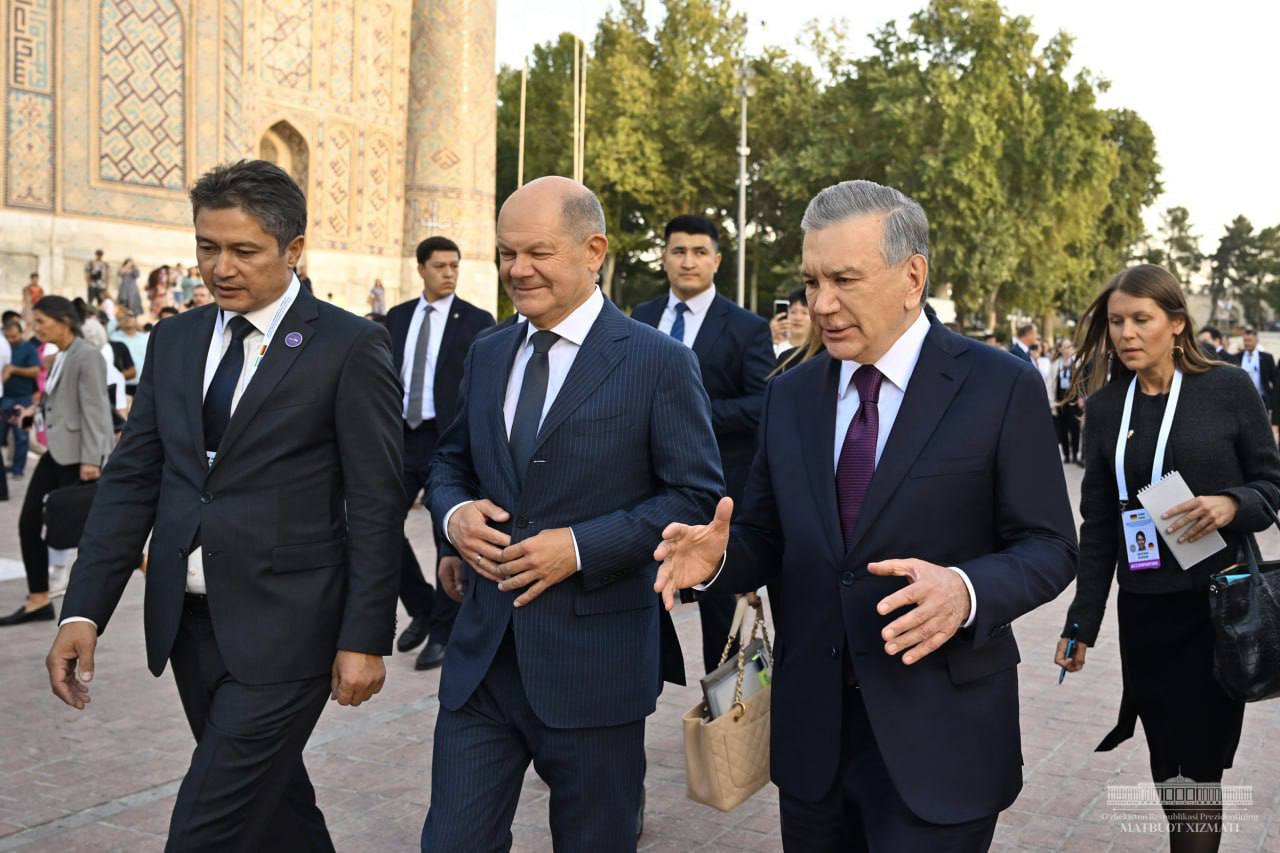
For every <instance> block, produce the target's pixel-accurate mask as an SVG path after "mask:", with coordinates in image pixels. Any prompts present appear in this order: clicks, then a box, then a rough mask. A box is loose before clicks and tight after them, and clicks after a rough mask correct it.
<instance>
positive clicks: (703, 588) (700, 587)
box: [693, 551, 729, 592]
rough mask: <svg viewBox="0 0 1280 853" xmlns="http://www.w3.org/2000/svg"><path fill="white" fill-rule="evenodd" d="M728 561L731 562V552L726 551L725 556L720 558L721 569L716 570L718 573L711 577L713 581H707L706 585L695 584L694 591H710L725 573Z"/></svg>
mask: <svg viewBox="0 0 1280 853" xmlns="http://www.w3.org/2000/svg"><path fill="white" fill-rule="evenodd" d="M728 560H729V552H728V551H725V552H724V556H723V557H721V558H720V568H718V569H716V573H715V574H714V575H712V576H711V580H709V581H707V582H706V583H700V584H694V587H693V591H694V592H706V591H707V590H708V589H710V588H711V585H712V584H713V583H715V582H716V580H717V579H718V578H719V577H720V574H721V573H722V572H723V571H724V564H725V563H726V562H728Z"/></svg>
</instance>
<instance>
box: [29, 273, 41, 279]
mask: <svg viewBox="0 0 1280 853" xmlns="http://www.w3.org/2000/svg"><path fill="white" fill-rule="evenodd" d="M39 277H40V273H38V272H33V273H32V274H31V275H30V276H28V278H39Z"/></svg>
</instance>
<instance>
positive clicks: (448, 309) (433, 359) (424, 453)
mask: <svg viewBox="0 0 1280 853" xmlns="http://www.w3.org/2000/svg"><path fill="white" fill-rule="evenodd" d="M417 256H418V275H419V276H420V277H421V278H422V294H421V295H420V296H418V297H417V298H416V299H411V300H409V301H408V302H402V303H400V304H399V305H397V306H396V307H394V308H392V309H391V310H390V311H389V312H388V313H387V329H388V330H389V331H390V332H391V351H392V356H393V358H394V360H395V365H396V369H397V370H399V372H400V384H401V385H402V386H404V405H403V407H402V409H401V412H402V414H403V416H404V417H403V421H402V422H403V424H404V484H405V501H406V503H405V511H406V512H408V511H409V509H410V508H412V506H413V504H414V503H415V502H416V501H417V500H418V495H420V494H422V490H423V489H424V488H425V487H426V485H427V474H428V472H429V471H430V470H431V457H432V455H433V454H434V453H435V452H436V442H437V441H438V440H439V437H440V433H441V432H443V431H444V428H445V427H447V426H448V425H449V424H450V423H452V422H453V417H454V415H455V414H456V413H457V410H458V389H459V387H460V386H461V385H462V363H463V360H464V359H465V358H466V355H467V350H468V349H470V347H471V342H472V341H473V340H475V338H476V335H478V334H480V332H482V331H484V330H485V329H487V328H489V327H491V326H492V325H493V316H492V315H491V314H489V312H487V311H484V310H482V309H480V308H477V307H476V306H474V305H472V304H471V303H470V302H467V301H466V300H464V299H461V298H460V297H458V296H456V295H454V290H455V289H457V286H458V265H459V264H460V263H461V259H462V253H461V252H460V251H459V250H458V246H457V244H456V243H454V242H453V241H452V240H450V239H448V238H447V237H428V238H427V239H425V240H423V241H422V242H421V243H419V244H418V252H417ZM432 527H433V529H435V527H436V526H435V525H432ZM442 551H443V553H442ZM401 552H402V553H403V557H402V559H401V563H400V600H401V601H402V602H404V609H405V610H407V611H408V613H409V618H410V621H409V626H408V627H407V628H405V629H404V631H403V632H401V634H400V638H399V639H398V640H397V641H396V648H397V649H399V650H400V651H402V652H408V651H410V650H412V649H415V648H417V647H418V646H419V645H420V644H421V643H422V641H423V640H427V645H426V646H425V647H424V648H423V649H422V652H421V653H420V654H419V655H418V657H417V660H415V661H414V666H413V668H414V669H418V670H424V669H434V668H435V667H437V666H439V665H440V664H441V663H443V662H444V650H445V646H446V645H447V644H448V642H449V632H450V630H452V628H453V620H454V617H455V616H456V615H457V613H458V603H457V602H456V601H454V600H453V599H452V598H451V597H450V596H449V595H448V594H447V592H446V594H443V595H441V594H439V593H440V581H439V577H438V576H437V579H436V589H435V590H432V588H431V586H430V585H429V584H428V583H427V582H426V580H425V579H424V578H423V576H422V567H421V566H420V565H419V564H418V559H417V557H416V556H415V555H414V553H413V546H411V545H410V544H409V539H408V538H407V537H406V538H405V539H404V542H403V544H402V546H401ZM457 559H458V558H457V557H456V556H454V555H451V554H449V553H448V552H447V550H445V549H441V548H440V544H439V543H438V542H437V544H436V565H437V566H438V565H439V563H440V561H441V560H457ZM438 571H439V570H438V569H437V575H438Z"/></svg>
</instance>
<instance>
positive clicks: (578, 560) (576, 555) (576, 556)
mask: <svg viewBox="0 0 1280 853" xmlns="http://www.w3.org/2000/svg"><path fill="white" fill-rule="evenodd" d="M569 536H570V538H572V539H573V563H574V565H575V566H577V568H576V569H574V571H575V572H580V571H582V552H581V551H579V550H578V534H576V533H574V532H573V528H572V527H570V528H569Z"/></svg>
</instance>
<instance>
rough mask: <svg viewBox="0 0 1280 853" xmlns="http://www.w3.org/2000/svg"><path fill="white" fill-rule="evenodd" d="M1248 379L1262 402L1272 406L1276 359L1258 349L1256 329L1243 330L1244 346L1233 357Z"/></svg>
mask: <svg viewBox="0 0 1280 853" xmlns="http://www.w3.org/2000/svg"><path fill="white" fill-rule="evenodd" d="M1232 361H1234V362H1235V363H1236V364H1238V365H1239V366H1240V368H1241V369H1242V370H1244V372H1245V373H1247V374H1249V379H1251V380H1252V381H1253V389H1254V390H1255V391H1257V392H1258V396H1260V397H1261V398H1262V404H1263V405H1264V406H1266V407H1267V408H1268V409H1271V408H1273V399H1274V396H1275V391H1276V360H1275V357H1274V356H1273V355H1271V353H1269V352H1263V351H1262V350H1260V349H1258V331H1257V329H1245V330H1244V348H1243V349H1242V350H1240V352H1238V353H1237V354H1236V355H1235V356H1234V357H1233V358H1232Z"/></svg>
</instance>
